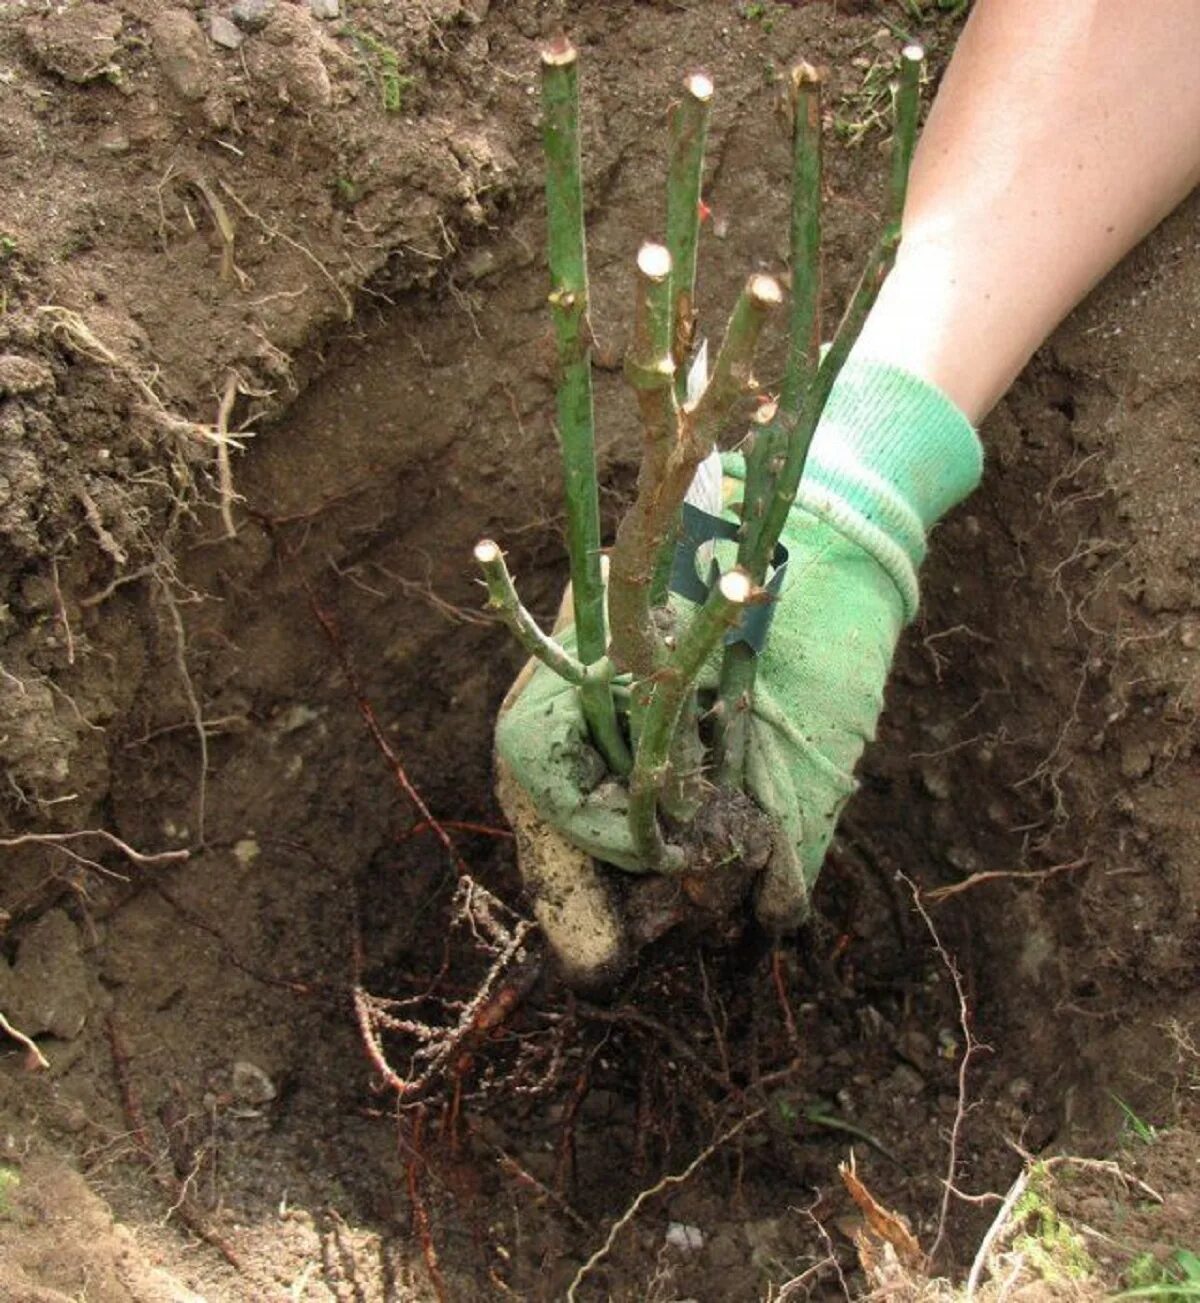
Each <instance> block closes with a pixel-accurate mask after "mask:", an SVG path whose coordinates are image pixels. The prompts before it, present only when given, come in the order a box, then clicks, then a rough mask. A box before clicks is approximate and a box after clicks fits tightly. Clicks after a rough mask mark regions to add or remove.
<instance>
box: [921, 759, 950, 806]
mask: <svg viewBox="0 0 1200 1303" xmlns="http://www.w3.org/2000/svg"><path fill="white" fill-rule="evenodd" d="M921 783H922V785H923V786H924V788H925V790H926V791H927V792H928V793H929V795H930V796H932V797H933V799H934V800H935V801H945V800H947V799H949V796H950V778H949V776H948V775H947V773H946V772H945V770H943V769H937V768H934V767H933V766H931V765H926V767H925V768H924V769H922V770H921Z"/></svg>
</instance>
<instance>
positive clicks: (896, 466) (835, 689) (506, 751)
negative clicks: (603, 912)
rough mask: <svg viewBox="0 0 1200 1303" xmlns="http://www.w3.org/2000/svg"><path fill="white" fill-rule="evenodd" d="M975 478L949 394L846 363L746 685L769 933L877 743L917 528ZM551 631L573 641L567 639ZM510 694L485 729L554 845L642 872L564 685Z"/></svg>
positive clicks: (803, 900) (914, 565)
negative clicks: (751, 685)
mask: <svg viewBox="0 0 1200 1303" xmlns="http://www.w3.org/2000/svg"><path fill="white" fill-rule="evenodd" d="M725 471H726V474H727V475H731V476H733V477H735V478H741V476H742V474H743V471H742V466H741V459H740V458H738V457H736V456H733V457H727V458H726V459H725ZM981 472H982V451H981V448H980V444H979V440H978V438H977V436H976V434H975V432H974V430H973V429H972V428H971V425H970V423H969V422H968V421H967V419H966V417H965V416H963V414H962V413H961V412H960V411H959V410H958V408H957V407H955V406H954V404H953V403H952V402H951V401H950V400H949V399H948V398H946V397H945V396H944V395H943V394H942V393H940V392H939V391H938V390H937V389H935V388H933V387H932V386H930V385H928V384H926V383H925V382H924V381H922V380H919V379H917V378H916V377H915V376H912V375H909V374H908V373H906V372H903V371H900V370H898V369H896V368H894V367H891V366H888V365H886V364H883V363H878V362H873V361H870V360H865V359H859V358H853V357H852V358H851V359H850V361H849V362H848V363H847V364H846V366H845V367H844V368H843V370H842V373H841V376H840V377H839V379H838V381H837V383H836V385H835V386H834V388H833V392H832V393H831V395H830V398H829V402H828V404H827V405H826V409H825V414H824V416H823V417H822V420H821V425H820V427H819V428H818V431H817V434H816V437H815V438H814V440H813V445H812V449H811V452H810V454H809V458H808V463H807V465H806V468H805V473H804V478H803V480H802V483H801V486H800V492H799V494H798V495H797V498H796V503H795V506H794V507H793V509H792V512H791V515H790V517H789V519H788V523H787V526H786V528H785V530H784V534H783V539H782V542H783V543H784V545H785V546H786V547H787V549H788V552H789V556H790V560H789V564H788V572H787V577H786V583H785V586H784V590H783V592H782V593H781V595H780V598H779V603H778V607H777V609H776V612H775V615H774V620H773V622H772V625H771V630H770V634H769V636H768V639H767V644H766V647H765V648H764V650H763V653H762V657H761V660H760V664H759V669H758V676H757V683H756V688H755V695H754V706H753V715H752V723H751V728H750V733H749V740H748V747H747V771H746V778H747V786H748V788H749V791H750V793H751V795H752V796H753V797H754V798H755V800H756V801H757V802H758V803H759V805H761V806H762V807H763V809H764V810H766V811H767V813H768V814H770V815H771V816H772V817H773V819H774V820H775V822H776V825H777V827H778V829H779V832H780V835H779V836H778V837H777V838H776V844H775V850H774V852H773V854H772V858H771V861H770V863H769V865H768V867H767V870H766V873H765V874H764V877H763V880H762V883H761V885H760V888H759V894H758V900H757V911H758V915H759V917H760V919H761V920H762V921H763V922H764V923H765V924H767V925H768V926H770V927H774V928H786V927H790V926H793V925H795V924H796V923H798V922H800V921H801V920H802V919H803V917H804V915H805V913H806V910H807V901H808V895H809V891H810V889H811V887H812V884H813V882H814V881H815V879H816V877H817V874H818V872H819V870H820V867H821V862H822V860H823V859H824V856H825V852H826V849H827V848H828V845H829V842H830V839H831V838H832V836H833V832H834V829H835V827H836V825H837V820H838V816H839V815H840V813H841V810H842V807H843V806H844V805H845V802H846V800H847V798H848V797H849V796H850V794H851V792H852V791H853V790H854V786H855V783H854V777H853V773H854V767H855V765H856V763H857V761H858V758H859V756H860V755H861V753H862V750H863V747H864V746H865V744H866V743H867V742H868V741H870V740H871V739H872V738H873V737H874V735H875V726H876V721H877V719H878V716H879V712H880V709H881V708H882V705H883V689H884V685H885V682H886V680H887V675H888V671H889V669H890V666H891V661H892V656H893V653H894V650H895V646H896V641H897V639H898V637H899V635H900V631H901V629H902V628H903V626H904V624H905V623H906V622H907V621H908V620H910V619H912V617H913V616H914V615H915V613H916V609H917V570H918V567H919V566H920V564H921V561H922V559H923V558H924V555H925V550H926V541H925V540H926V534H927V532H928V530H929V528H930V527H931V526H932V525H933V524H934V522H935V521H937V520H938V519H939V518H940V517H941V516H942V515H943V514H944V513H945V512H947V511H948V510H949V509H950V508H951V507H952V506H954V505H955V504H956V503H957V502H959V501H961V500H962V499H963V498H964V497H966V496H967V494H968V493H970V491H971V490H972V489H973V488H974V487H975V486H976V485H977V484H978V482H979V478H980V474H981ZM562 636H563V641H564V644H566V645H570V641H571V635H570V631H569V630H568V631H567V632H566V633H565V634H564V635H562ZM702 686H703V684H702ZM709 686H715V677H714V678H711V679H710V681H709ZM505 704H506V708H505V710H504V713H503V714H502V717H501V719H500V721H499V723H498V726H497V731H496V749H497V756H498V760H499V761H500V764H501V768H502V771H503V774H504V775H505V776H506V777H505V781H506V782H507V783H508V784H509V785H510V786H511V785H514V784H515V785H516V786H517V787H519V788H520V790H521V791H522V792H523V793H524V795H525V796H527V797H528V800H529V802H531V803H532V806H533V807H534V809H535V810H536V812H537V814H538V815H539V816H540V818H541V819H543V820H544V821H545V822H546V823H547V824H549V825H550V826H551V827H552V828H553V829H555V830H557V832H558V833H559V834H561V836H562V837H563V838H564V839H565V841H566V842H567V843H569V844H571V845H573V846H575V847H577V848H579V849H580V850H582V851H584V852H586V853H587V854H589V855H591V856H595V857H596V858H597V859H598V860H601V861H603V862H604V863H607V864H612V865H616V866H618V867H620V868H623V869H627V870H633V871H638V870H639V869H641V868H642V866H641V865H639V863H638V861H637V857H636V855H635V854H634V850H633V844H632V840H631V838H630V836H629V830H628V828H627V826H626V818H625V812H626V804H625V793H624V790H623V788H622V787H621V786H620V784H619V783H617V782H616V781H615V780H613V779H611V778H609V777H607V776H606V775H605V773H604V766H603V764H602V763H601V761H600V759H599V757H598V756H597V755H596V754H595V752H594V751H593V750H592V748H591V747H590V745H589V744H588V741H587V732H586V726H585V724H584V721H583V717H582V714H581V712H580V710H579V707H578V703H577V699H576V694H575V692H574V690H573V689H572V688H571V687H570V686H569V685H567V684H566V683H564V682H563V681H562V680H560V679H559V678H558V677H557V676H556V675H554V674H553V673H552V672H551V671H549V670H547V669H544V668H542V667H538V668H537V669H536V670H534V671H533V673H532V674H531V675H530V677H529V679H528V682H527V684H526V685H524V687H523V689H522V690H521V691H519V692H517V693H515V694H510V697H509V700H508V701H507V702H506V703H505ZM502 785H503V784H502ZM531 886H532V887H533V890H534V893H535V896H536V893H537V887H536V885H535V884H531ZM553 943H554V942H553V938H552V944H553ZM556 948H557V947H556Z"/></svg>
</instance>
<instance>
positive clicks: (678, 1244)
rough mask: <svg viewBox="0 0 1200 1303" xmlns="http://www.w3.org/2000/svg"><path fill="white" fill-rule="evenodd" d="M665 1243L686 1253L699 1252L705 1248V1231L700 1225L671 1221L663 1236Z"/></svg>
mask: <svg viewBox="0 0 1200 1303" xmlns="http://www.w3.org/2000/svg"><path fill="white" fill-rule="evenodd" d="M663 1240H664V1243H666V1244H669V1245H670V1246H671V1248H673V1249H681V1250H682V1251H683V1252H684V1253H699V1252H700V1250H701V1249H702V1248H704V1232H703V1231H702V1230H701V1229H700V1227H699V1226H690V1225H688V1223H687V1222H671V1223H669V1224H668V1226H667V1233H666V1235H665V1236H664V1237H663Z"/></svg>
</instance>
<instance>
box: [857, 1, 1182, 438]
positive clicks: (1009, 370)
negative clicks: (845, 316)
mask: <svg viewBox="0 0 1200 1303" xmlns="http://www.w3.org/2000/svg"><path fill="white" fill-rule="evenodd" d="M1198 55H1200V0H978V3H977V5H976V7H975V9H974V11H973V12H972V14H971V17H970V18H969V19H968V21H967V24H966V27H965V28H964V30H963V34H962V36H961V38H960V40H959V43H958V47H957V48H956V50H955V52H954V57H953V59H952V60H951V62H950V66H949V67H948V69H947V71H946V75H945V79H944V81H943V83H942V86H941V88H940V90H939V92H938V95H937V98H936V100H935V102H934V105H933V108H932V110H931V112H930V115H929V121H928V123H927V125H926V127H925V130H924V133H923V134H922V137H921V141H920V144H919V146H918V149H917V153H916V157H915V160H914V164H913V173H912V181H911V185H910V189H909V193H908V202H907V205H906V207H905V211H904V241H903V244H902V246H901V250H900V255H899V258H898V260H897V263H896V267H895V269H894V270H893V272H892V274H891V275H890V276H889V278H888V280H887V282H886V283H885V285H884V287H883V289H882V291H881V293H880V297H879V301H878V303H877V304H876V307H875V309H874V311H873V312H872V314H871V316H870V318H869V320H868V322H867V325H866V327H865V329H864V331H863V335H862V336H861V338H860V341H859V343H858V345H857V346H856V351H857V352H858V353H859V355H860V356H869V357H873V358H877V359H879V360H882V361H887V362H891V363H893V364H895V365H896V366H899V367H903V368H904V369H905V370H908V371H911V372H913V373H915V374H916V375H918V376H920V377H921V378H922V379H924V380H928V381H929V382H931V383H932V384H934V385H936V386H937V387H938V388H940V389H941V390H942V391H943V392H945V393H946V394H948V395H949V396H950V397H951V398H952V399H953V400H954V401H955V402H956V403H957V404H958V406H959V407H960V408H962V410H963V411H964V412H965V413H966V414H967V416H968V417H969V418H970V419H971V420H972V421H973V422H975V423H978V422H979V421H980V420H982V418H983V417H984V416H985V415H986V414H987V412H988V411H989V410H990V409H991V408H992V407H993V406H994V405H995V403H996V402H997V400H998V399H999V398H1000V396H1001V395H1002V394H1003V393H1004V391H1005V390H1006V389H1007V388H1008V387H1009V385H1010V384H1011V383H1012V381H1013V380H1014V379H1015V378H1016V375H1017V373H1018V372H1019V371H1020V370H1021V368H1022V367H1023V366H1024V365H1025V363H1026V362H1027V361H1028V360H1029V357H1030V356H1031V354H1032V353H1033V352H1034V350H1035V349H1036V348H1037V347H1038V346H1039V345H1040V344H1041V343H1042V341H1043V340H1044V339H1045V338H1046V336H1047V335H1049V333H1050V332H1051V330H1053V329H1054V327H1055V326H1056V325H1057V324H1058V322H1059V321H1061V320H1062V318H1063V317H1064V316H1066V314H1067V313H1068V312H1069V311H1070V310H1071V309H1072V308H1073V307H1074V306H1075V304H1076V303H1078V302H1079V300H1080V299H1081V298H1082V297H1083V296H1084V295H1085V294H1086V293H1087V292H1088V290H1089V289H1091V288H1092V286H1093V285H1095V284H1096V282H1097V281H1099V280H1100V279H1101V278H1102V277H1103V276H1104V275H1105V273H1106V272H1107V271H1108V270H1109V269H1110V268H1111V267H1112V266H1113V265H1114V264H1115V263H1116V262H1117V261H1118V260H1119V259H1120V258H1121V257H1122V256H1123V255H1124V254H1125V253H1127V252H1128V251H1129V249H1131V248H1132V247H1133V246H1134V245H1135V244H1136V243H1137V242H1138V241H1139V240H1141V239H1142V237H1143V236H1144V235H1146V233H1147V232H1148V231H1150V230H1151V228H1152V227H1154V226H1155V225H1157V223H1158V222H1160V221H1161V220H1162V219H1163V218H1164V217H1165V216H1166V215H1167V214H1168V213H1169V212H1170V211H1171V209H1172V208H1174V207H1175V206H1176V205H1177V204H1178V203H1179V202H1180V200H1182V199H1183V198H1184V196H1185V195H1187V193H1188V192H1189V191H1190V190H1191V189H1192V188H1193V187H1194V186H1195V185H1196V184H1197V183H1198V182H1200V66H1198V64H1197V58H1198Z"/></svg>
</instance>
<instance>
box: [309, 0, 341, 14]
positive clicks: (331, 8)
mask: <svg viewBox="0 0 1200 1303" xmlns="http://www.w3.org/2000/svg"><path fill="white" fill-rule="evenodd" d="M308 7H309V10H310V11H311V13H312V16H313V17H314V18H336V17H337V16H338V15H339V14H340V13H341V12H342V5H341V0H308Z"/></svg>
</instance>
